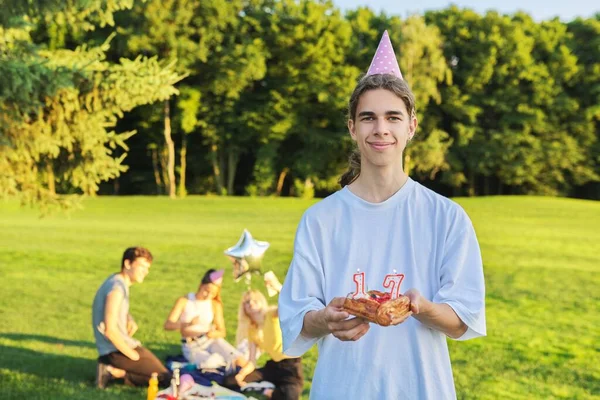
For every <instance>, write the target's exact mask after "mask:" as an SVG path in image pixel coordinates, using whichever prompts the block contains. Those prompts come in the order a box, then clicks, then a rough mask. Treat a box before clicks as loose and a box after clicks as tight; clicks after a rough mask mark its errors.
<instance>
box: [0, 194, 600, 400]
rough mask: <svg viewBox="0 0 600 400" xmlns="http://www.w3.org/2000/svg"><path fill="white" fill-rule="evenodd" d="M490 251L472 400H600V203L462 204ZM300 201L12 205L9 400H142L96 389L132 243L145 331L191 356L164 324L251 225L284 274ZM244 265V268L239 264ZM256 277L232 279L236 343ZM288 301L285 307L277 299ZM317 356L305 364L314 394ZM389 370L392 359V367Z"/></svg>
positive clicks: (0, 329) (6, 283)
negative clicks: (148, 259) (66, 212)
mask: <svg viewBox="0 0 600 400" xmlns="http://www.w3.org/2000/svg"><path fill="white" fill-rule="evenodd" d="M456 200H457V201H458V202H459V203H460V204H461V205H462V206H463V207H464V208H465V209H466V210H467V212H468V213H469V215H470V216H471V218H472V220H473V222H474V224H475V228H476V230H477V234H478V238H479V241H480V244H481V248H482V252H483V259H484V267H485V275H486V286H487V320H488V337H487V338H484V339H477V340H472V341H468V342H460V343H458V342H450V346H451V355H452V360H453V365H454V375H455V382H456V386H457V391H458V397H459V398H462V399H500V398H502V399H531V398H539V399H552V398H556V399H562V398H564V399H573V398H577V399H588V398H590V399H591V398H597V397H598V396H600V312H599V306H598V305H599V304H600V290H599V289H598V288H599V287H600V274H599V272H600V262H599V261H600V256H599V254H600V245H599V244H600V203H597V202H590V201H578V200H570V199H554V198H538V197H490V198H473V199H456ZM310 204H312V202H310V201H303V200H298V199H271V198H267V199H251V198H215V197H212V198H211V197H192V198H187V199H184V200H175V201H171V200H168V199H166V198H153V197H129V198H124V197H119V198H116V197H115V198H97V199H91V200H89V201H87V202H86V203H85V208H84V209H83V210H81V211H76V212H73V213H72V214H71V215H70V216H68V217H65V216H63V215H55V216H52V217H49V218H45V219H40V218H39V217H38V214H37V213H36V212H35V211H33V210H28V209H21V208H19V207H18V206H17V205H16V204H15V203H10V202H9V203H0V276H1V279H2V290H1V291H0V398H9V399H50V398H57V399H114V398H122V399H142V398H144V393H145V392H144V391H143V390H142V389H131V388H126V387H123V386H111V387H110V388H109V389H108V390H106V391H104V392H103V391H98V390H96V389H94V388H93V385H92V382H93V378H94V371H95V358H96V350H95V348H94V344H93V335H92V330H91V322H90V320H91V302H92V299H93V296H94V293H95V291H96V289H97V287H98V286H99V285H100V283H101V282H102V281H103V280H104V279H105V278H106V276H108V275H109V274H110V273H112V272H114V271H116V270H117V269H118V267H119V261H120V256H121V253H122V251H123V250H124V248H125V247H127V246H129V245H134V244H141V245H144V246H147V247H149V248H150V249H151V251H152V252H153V254H154V256H155V263H154V265H153V266H152V269H151V273H150V275H149V276H148V278H147V279H146V282H144V284H143V285H139V286H137V285H136V286H134V287H133V288H132V291H131V297H132V301H131V303H132V310H131V311H132V314H133V315H134V316H135V317H136V319H137V321H138V325H139V326H140V331H139V333H138V334H137V335H136V336H137V337H138V338H139V339H140V340H141V341H142V342H143V343H144V344H145V345H146V346H147V347H149V348H150V349H152V350H153V351H155V352H156V353H157V354H158V355H159V356H161V357H164V356H166V355H167V354H177V353H179V351H180V348H179V345H178V337H177V334H176V333H172V332H165V331H163V329H162V323H163V322H164V319H165V318H166V315H167V313H168V311H169V309H170V307H171V306H172V304H173V302H174V301H175V299H176V298H177V296H180V295H182V294H184V293H187V292H189V291H193V290H195V288H196V286H197V283H198V281H199V279H200V276H201V275H202V273H203V272H204V271H205V270H206V269H207V268H211V267H217V268H218V267H225V268H229V265H228V261H227V259H226V258H225V257H224V256H223V250H224V249H225V248H227V247H229V246H231V245H233V244H235V242H236V241H237V239H238V238H239V235H240V234H241V231H242V229H243V228H248V229H249V230H250V231H251V232H252V234H253V235H254V236H255V237H256V238H257V239H259V240H267V241H269V242H270V243H271V247H270V249H269V250H268V252H267V254H266V256H265V259H264V263H263V264H264V267H263V269H264V271H267V270H269V269H272V270H274V271H275V272H276V274H277V275H278V276H279V277H280V278H283V276H284V273H285V271H286V269H287V267H288V265H289V261H290V257H291V252H292V245H293V237H294V233H295V229H296V225H297V223H298V221H299V218H300V216H301V214H302V212H303V211H304V210H305V209H306V208H307V207H308V206H310ZM228 271H230V269H228ZM244 289H245V287H244V285H243V283H242V282H240V283H237V284H236V283H234V282H233V281H232V279H231V274H227V276H226V282H225V285H224V291H223V294H224V296H223V297H224V303H225V308H226V320H227V329H228V338H229V339H230V340H231V341H233V338H234V335H235V322H236V321H235V316H236V309H237V303H238V300H239V297H240V294H241V292H242V291H243V290H244ZM272 301H274V300H272ZM315 362H316V350H315V349H314V348H313V350H311V352H310V353H308V354H307V355H306V356H305V358H304V365H305V376H306V377H307V382H306V388H305V389H306V390H305V394H306V397H307V395H308V389H309V387H310V378H311V376H312V371H313V368H314V365H315ZM382 362H383V361H382Z"/></svg>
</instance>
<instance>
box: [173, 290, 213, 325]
mask: <svg viewBox="0 0 600 400" xmlns="http://www.w3.org/2000/svg"><path fill="white" fill-rule="evenodd" d="M187 299H188V301H187V303H185V308H184V309H183V312H182V313H181V316H180V317H179V320H180V321H181V322H188V323H189V322H191V321H192V320H193V319H194V318H196V317H198V318H199V322H198V323H197V324H194V325H192V326H190V327H189V328H188V329H189V330H193V331H195V332H197V333H198V334H201V333H207V332H208V331H210V328H211V327H212V323H213V319H214V318H215V316H214V312H213V307H212V300H197V299H196V294H195V293H189V294H188V296H187Z"/></svg>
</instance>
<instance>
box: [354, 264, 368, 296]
mask: <svg viewBox="0 0 600 400" xmlns="http://www.w3.org/2000/svg"><path fill="white" fill-rule="evenodd" d="M357 271H358V272H357V273H356V274H354V275H353V276H352V279H354V283H356V291H355V292H354V293H352V298H353V299H358V298H361V297H366V296H367V294H366V293H365V273H364V272H360V269H358V270H357Z"/></svg>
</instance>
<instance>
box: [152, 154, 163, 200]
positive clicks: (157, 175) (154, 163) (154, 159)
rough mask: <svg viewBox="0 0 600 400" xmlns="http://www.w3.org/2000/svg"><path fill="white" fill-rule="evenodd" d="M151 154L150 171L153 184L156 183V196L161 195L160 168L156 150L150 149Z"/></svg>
mask: <svg viewBox="0 0 600 400" xmlns="http://www.w3.org/2000/svg"><path fill="white" fill-rule="evenodd" d="M150 151H151V152H152V169H153V170H154V182H155V183H156V194H162V192H163V184H162V181H161V179H160V166H159V160H158V149H157V148H155V147H153V148H152V149H150Z"/></svg>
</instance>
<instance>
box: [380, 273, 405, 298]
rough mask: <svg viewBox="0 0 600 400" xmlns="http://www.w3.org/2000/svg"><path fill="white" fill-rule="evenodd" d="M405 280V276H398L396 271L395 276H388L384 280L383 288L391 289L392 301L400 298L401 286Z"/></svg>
mask: <svg viewBox="0 0 600 400" xmlns="http://www.w3.org/2000/svg"><path fill="white" fill-rule="evenodd" d="M403 279H404V274H397V273H396V270H394V273H393V274H387V275H386V276H385V279H384V280H383V287H384V288H386V289H387V288H389V289H390V293H391V295H392V299H397V298H398V297H400V284H401V283H402V280H403Z"/></svg>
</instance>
